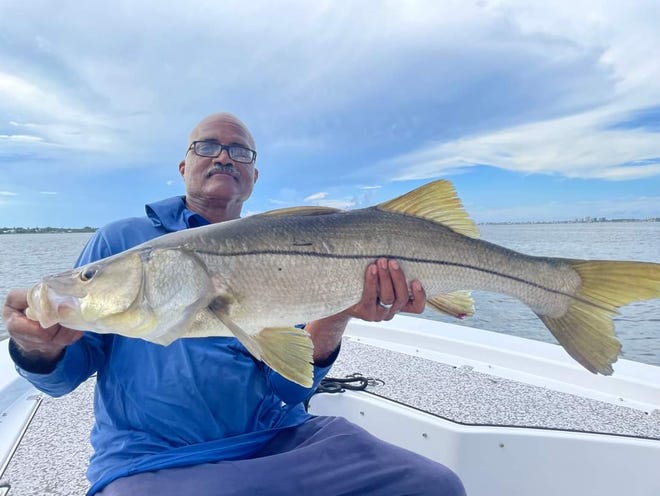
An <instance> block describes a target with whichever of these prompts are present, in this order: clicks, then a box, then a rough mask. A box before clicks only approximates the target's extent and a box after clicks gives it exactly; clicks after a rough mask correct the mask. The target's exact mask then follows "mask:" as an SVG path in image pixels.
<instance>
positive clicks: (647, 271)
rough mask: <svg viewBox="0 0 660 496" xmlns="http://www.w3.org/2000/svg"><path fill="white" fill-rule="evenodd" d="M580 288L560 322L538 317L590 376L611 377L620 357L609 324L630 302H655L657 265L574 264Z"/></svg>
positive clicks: (659, 289)
mask: <svg viewBox="0 0 660 496" xmlns="http://www.w3.org/2000/svg"><path fill="white" fill-rule="evenodd" d="M569 263H570V264H571V266H572V267H573V269H575V271H576V272H577V273H578V274H579V275H580V278H581V279H582V285H581V287H580V289H579V291H578V294H577V295H576V296H575V299H574V300H573V302H572V303H571V305H570V306H569V308H568V310H567V311H566V313H565V314H564V315H563V316H562V317H558V318H552V317H547V316H544V315H539V318H540V319H541V320H542V321H543V323H544V324H545V325H546V326H547V327H548V329H550V331H551V332H552V334H553V335H554V336H555V337H556V338H557V340H558V341H559V342H560V343H561V345H562V346H563V347H564V348H565V349H566V351H567V352H568V353H569V355H571V356H572V357H573V358H575V359H576V360H577V361H578V362H580V363H581V364H582V365H583V366H584V367H585V368H586V369H588V370H589V371H591V372H593V373H600V374H604V375H611V374H612V364H613V363H614V362H616V360H617V358H618V356H619V353H620V351H621V343H619V340H618V339H617V338H616V336H615V334H614V323H613V322H612V318H613V317H614V316H615V315H617V314H618V313H619V312H618V309H619V307H621V306H623V305H627V304H628V303H631V302H633V301H638V300H649V299H652V298H660V264H656V263H648V262H617V261H601V260H591V261H586V260H573V261H570V262H569Z"/></svg>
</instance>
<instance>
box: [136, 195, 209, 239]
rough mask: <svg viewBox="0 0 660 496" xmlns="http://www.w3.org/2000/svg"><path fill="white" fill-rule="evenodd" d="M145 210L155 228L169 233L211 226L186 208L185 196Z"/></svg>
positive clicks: (166, 200) (147, 207) (167, 200)
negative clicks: (160, 228)
mask: <svg viewBox="0 0 660 496" xmlns="http://www.w3.org/2000/svg"><path fill="white" fill-rule="evenodd" d="M145 210H146V212H147V217H149V219H150V220H151V222H152V223H153V225H154V226H155V227H162V228H163V229H165V230H166V231H169V232H173V231H181V230H182V229H187V228H189V227H199V226H205V225H207V224H210V222H209V221H208V220H206V219H205V218H204V217H202V216H201V215H199V214H198V213H195V212H193V211H192V210H188V209H187V208H186V197H185V196H174V197H172V198H167V199H165V200H160V201H157V202H154V203H149V204H147V205H146V206H145Z"/></svg>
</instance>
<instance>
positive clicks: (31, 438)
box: [3, 339, 660, 496]
mask: <svg viewBox="0 0 660 496" xmlns="http://www.w3.org/2000/svg"><path fill="white" fill-rule="evenodd" d="M353 373H360V374H362V375H364V376H370V377H374V378H378V379H380V380H382V381H384V384H382V385H375V386H369V388H368V390H369V392H371V393H374V394H377V395H379V396H382V397H385V398H388V399H391V400H393V401H397V402H400V403H403V404H406V405H409V406H411V407H413V408H416V409H419V410H423V411H426V412H429V413H431V414H433V415H437V416H440V417H443V418H446V419H449V420H452V421H454V422H459V423H462V424H479V425H502V426H519V427H542V428H552V429H566V430H578V431H587V432H600V433H607V434H618V435H627V436H641V437H648V438H655V439H660V416H659V415H657V414H651V415H648V414H646V413H644V412H641V411H638V410H633V409H630V408H627V407H620V406H616V405H611V404H608V403H602V402H599V401H595V400H589V399H585V398H581V397H578V396H573V395H570V394H565V393H559V392H554V391H549V390H547V389H543V388H540V387H535V386H530V385H527V384H522V383H519V382H515V381H511V380H507V379H501V378H498V377H494V376H489V375H486V374H482V373H478V372H474V371H471V370H469V369H466V368H455V367H452V366H449V365H445V364H441V363H437V362H433V361H431V360H427V359H423V358H419V357H414V356H409V355H404V354H401V353H397V352H394V351H389V350H384V349H381V348H376V347H373V346H368V345H365V344H362V343H358V342H355V341H353V340H351V339H344V342H343V344H342V351H341V353H340V355H339V359H338V360H337V362H336V363H335V365H334V366H333V368H332V370H331V371H330V374H329V375H330V376H333V377H343V376H345V375H348V374H353ZM93 389H94V379H91V380H89V381H87V382H86V383H84V384H83V385H81V386H80V387H79V388H78V389H77V390H76V391H74V392H73V393H71V394H70V395H68V396H66V397H64V398H59V399H55V398H49V397H45V398H44V400H43V402H42V404H41V406H40V408H39V410H38V411H37V413H36V415H35V417H34V420H33V422H32V424H31V426H30V428H29V429H28V431H27V433H26V435H25V437H24V439H23V442H22V443H21V445H20V446H19V448H18V450H17V451H16V454H15V456H14V458H13V459H12V461H11V463H10V464H9V467H8V469H7V472H6V473H5V474H4V477H3V481H8V482H10V484H11V487H12V489H11V492H10V493H9V494H10V496H32V495H39V496H42V495H43V496H65V495H66V496H69V495H83V494H85V492H86V491H87V489H88V488H89V484H88V482H87V480H86V478H85V470H86V467H87V463H88V461H89V457H90V455H91V447H90V445H89V433H90V429H91V427H92V424H93V413H92V404H93ZM656 413H657V412H656Z"/></svg>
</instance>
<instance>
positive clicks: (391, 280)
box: [346, 258, 426, 322]
mask: <svg viewBox="0 0 660 496" xmlns="http://www.w3.org/2000/svg"><path fill="white" fill-rule="evenodd" d="M425 305H426V293H425V292H424V288H422V285H421V283H420V282H419V281H412V283H411V284H410V291H408V284H407V282H406V276H405V275H404V274H403V271H402V270H401V266H400V265H399V263H398V262H397V261H396V260H387V259H385V258H381V259H378V260H377V261H376V263H375V264H371V265H369V267H367V272H366V274H365V279H364V290H363V291H362V299H361V300H360V301H359V302H358V303H357V304H356V305H354V306H352V307H351V308H349V309H348V310H347V311H346V312H347V313H348V314H349V315H350V316H351V317H355V318H358V319H362V320H366V321H369V322H380V321H382V320H392V318H393V317H394V316H395V315H396V314H397V313H399V312H408V313H422V312H423V311H424V306H425Z"/></svg>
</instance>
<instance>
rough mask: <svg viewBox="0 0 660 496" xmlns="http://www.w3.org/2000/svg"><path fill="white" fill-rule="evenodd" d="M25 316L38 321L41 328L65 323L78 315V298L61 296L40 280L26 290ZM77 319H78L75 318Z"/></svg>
mask: <svg viewBox="0 0 660 496" xmlns="http://www.w3.org/2000/svg"><path fill="white" fill-rule="evenodd" d="M27 299H28V309H27V311H26V316H27V317H28V318H29V319H31V320H37V321H39V324H40V325H41V327H43V328H48V327H52V326H54V325H55V324H57V323H65V322H67V321H69V320H71V319H72V318H75V317H77V316H79V315H80V300H79V299H78V298H76V297H75V296H70V295H66V296H63V295H61V294H58V293H57V292H56V291H54V290H53V289H52V288H51V287H49V286H48V285H47V284H45V283H43V282H41V283H39V284H37V285H35V286H33V287H32V288H30V290H29V291H28V298H27ZM76 320H78V319H76Z"/></svg>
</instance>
